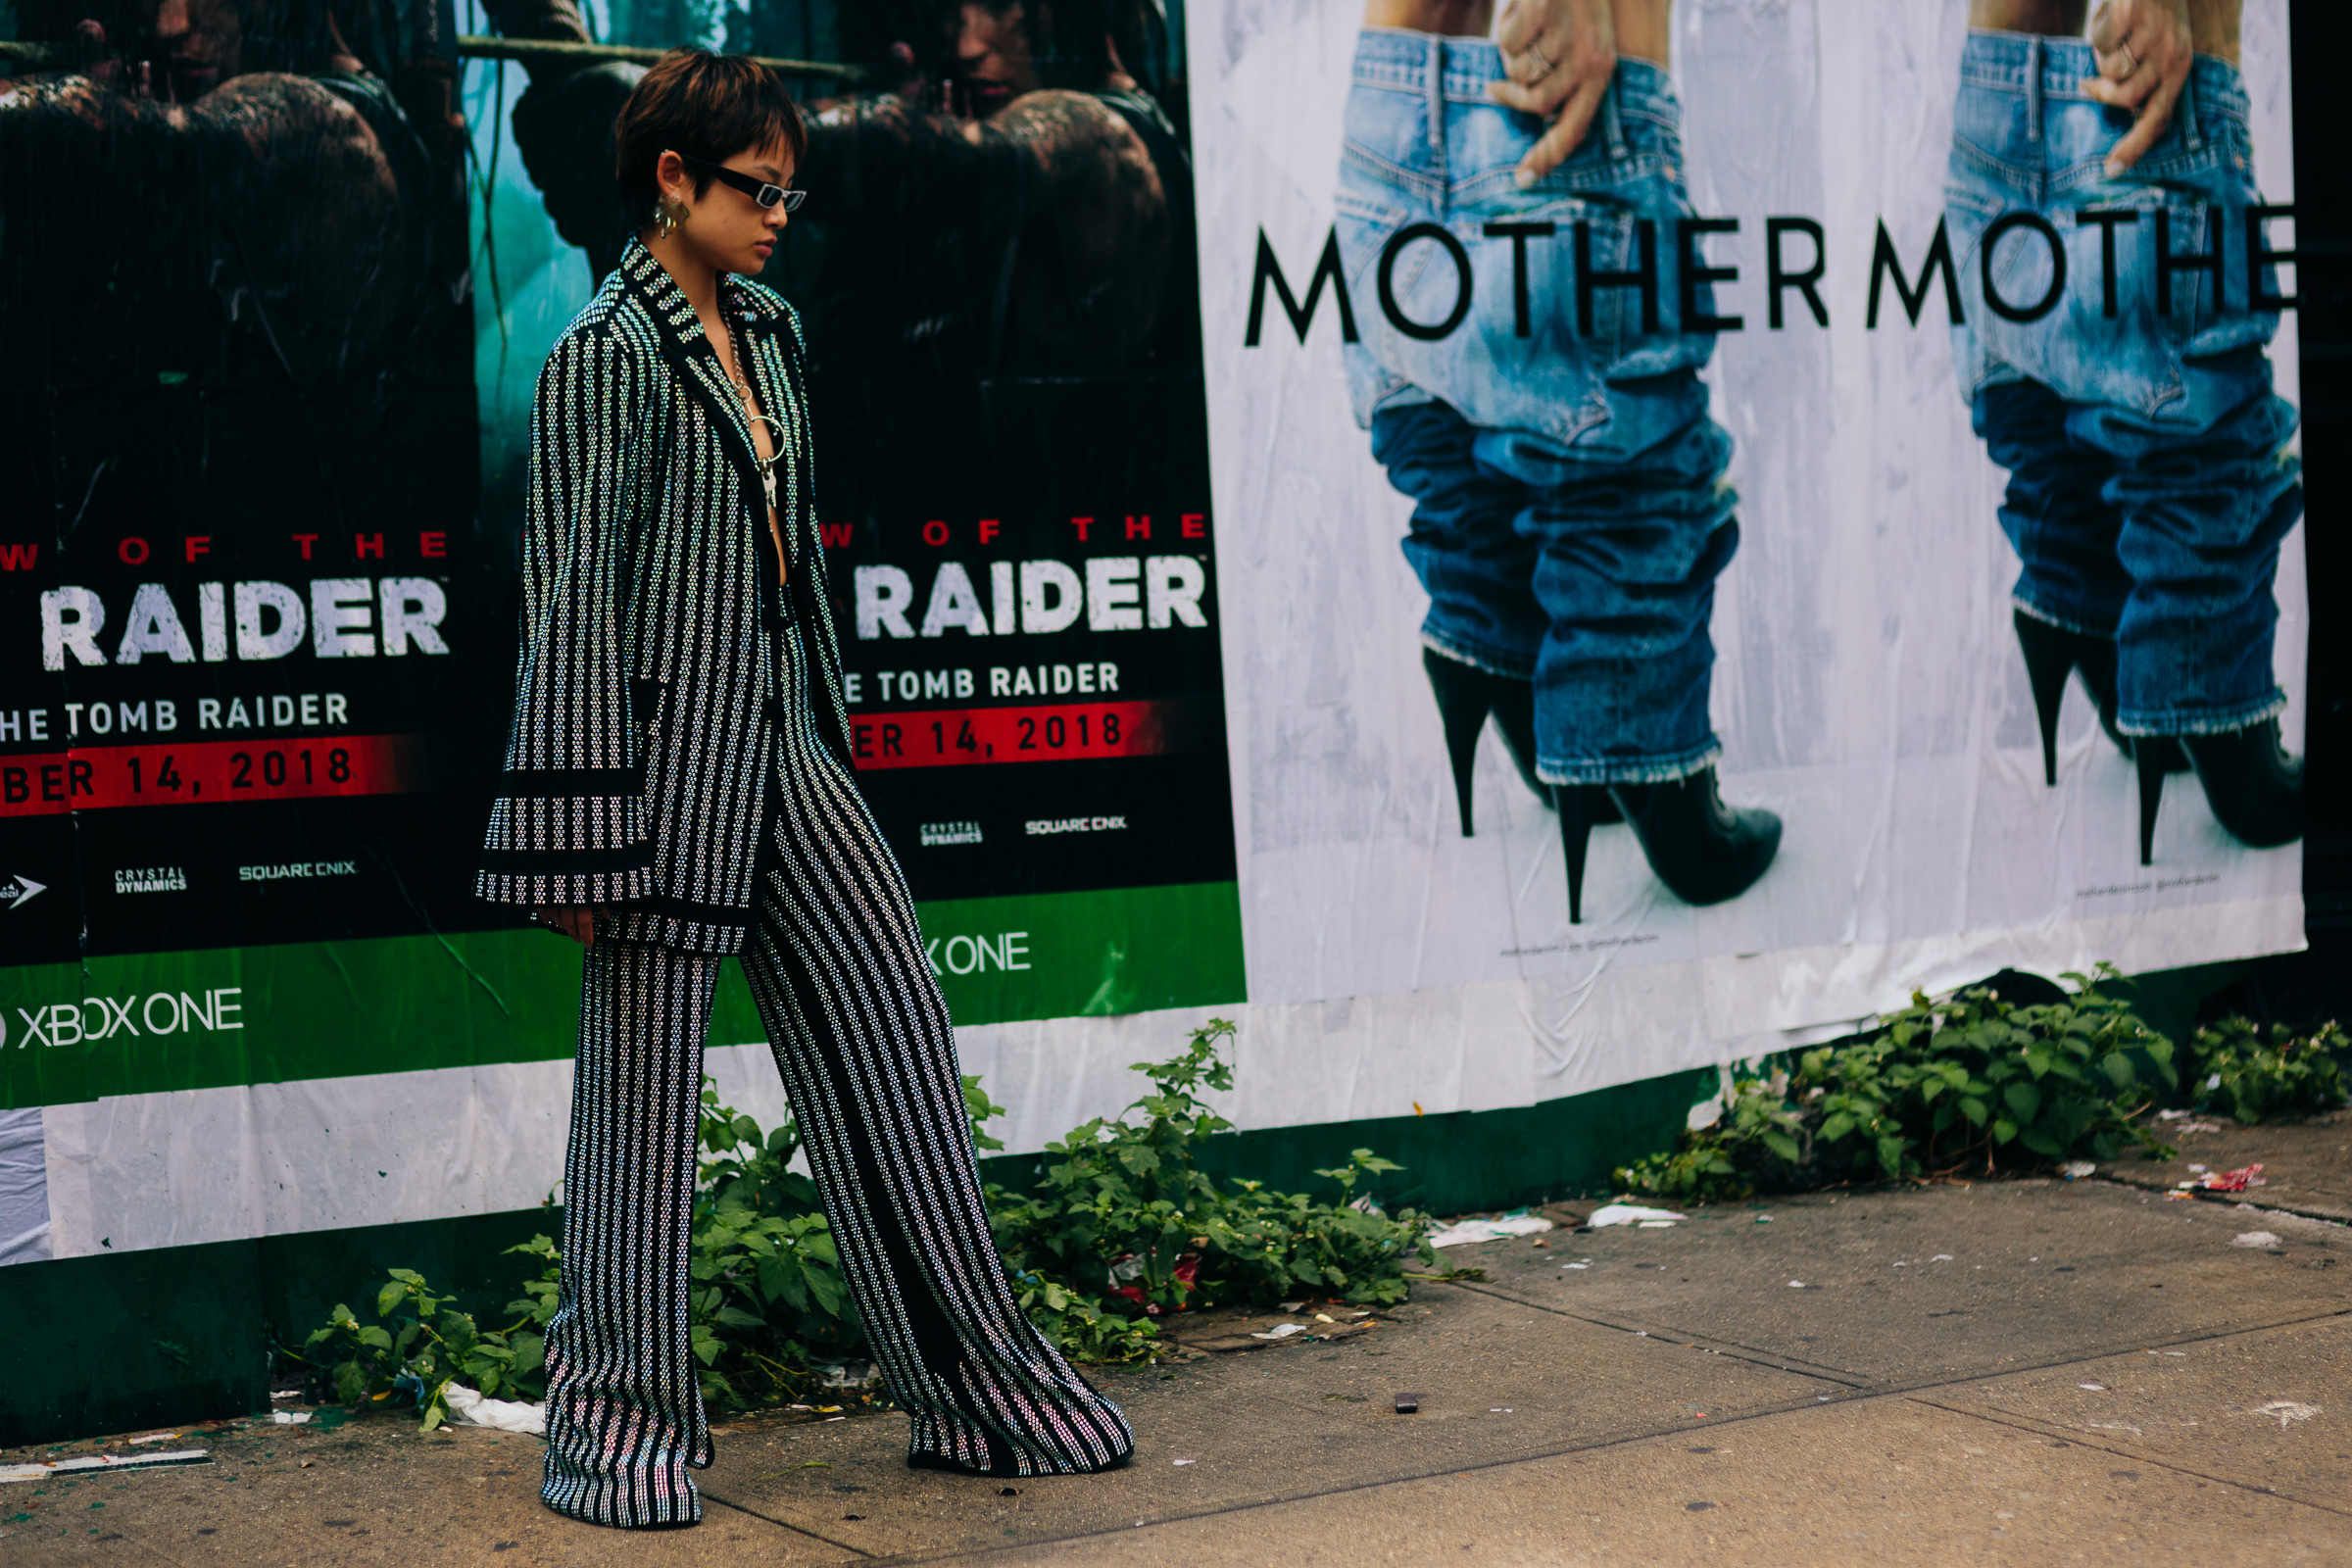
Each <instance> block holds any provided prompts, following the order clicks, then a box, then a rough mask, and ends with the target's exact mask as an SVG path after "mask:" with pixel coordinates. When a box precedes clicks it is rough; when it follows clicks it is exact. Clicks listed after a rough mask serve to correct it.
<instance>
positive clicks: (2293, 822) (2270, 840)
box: [2139, 718, 2303, 865]
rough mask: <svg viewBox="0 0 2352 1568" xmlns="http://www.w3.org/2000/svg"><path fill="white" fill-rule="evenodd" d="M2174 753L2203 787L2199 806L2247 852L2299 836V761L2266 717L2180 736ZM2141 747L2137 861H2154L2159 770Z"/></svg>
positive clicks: (2160, 781) (2161, 770)
mask: <svg viewBox="0 0 2352 1568" xmlns="http://www.w3.org/2000/svg"><path fill="white" fill-rule="evenodd" d="M2179 749H2180V751H2181V752H2182V753H2183V754H2184V755H2185V756H2186V758H2187V760H2188V764H2189V766H2190V767H2191V768H2192V769H2193V770H2194V771H2195V772H2196V775H2197V782H2198V783H2199V784H2202V785H2203V786H2205V804H2206V805H2207V806H2209V807H2211V808H2212V809H2213V818H2214V820H2215V821H2217V822H2219V823H2221V824H2222V826H2223V827H2225V828H2227V829H2228V830H2229V835H2230V836H2231V837H2232V838H2234V839H2236V840H2237V841H2238V842H2239V843H2240V844H2244V845H2246V846H2248V847H2249V848H2251V849H2257V850H2271V849H2277V848H2278V846H2279V845H2281V844H2292V843H2293V842H2294V841H2295V840H2297V839H2299V838H2301V837H2302V836H2303V759H2301V758H2300V757H2289V756H2288V755H2287V752H2286V747H2285V746H2284V745H2283V744H2282V743H2281V742H2280V741H2279V739H2278V720H2277V719H2275V718H2266V719H2264V720H2263V721H2262V722H2261V723H2259V724H2256V725H2254V726H2252V727H2251V728H2248V729H2237V730H2229V731H2227V732H2225V733H2223V734H2220V735H2182V736H2180V738H2179ZM2153 753H2154V748H2152V747H2144V746H2143V748H2142V750H2141V753H2140V763H2139V863H2140V864H2142V865H2152V864H2154V863H2155V850H2156V810H2157V805H2158V803H2159V802H2160V801H2161V800H2162V799H2163V797H2164V775H2165V769H2164V768H2162V767H2160V766H2156V765H2154V764H2153V763H2152V762H2151V760H2150V758H2151V756H2152V755H2153Z"/></svg>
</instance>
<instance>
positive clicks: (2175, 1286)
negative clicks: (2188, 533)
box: [0, 1124, 2352, 1568]
mask: <svg viewBox="0 0 2352 1568" xmlns="http://www.w3.org/2000/svg"><path fill="white" fill-rule="evenodd" d="M2198 1137H2201V1138H2203V1139H2204V1140H2206V1145H2205V1148H2204V1149H2200V1148H2199V1147H2198V1139H2197V1137H2192V1138H2191V1139H2189V1140H2184V1145H2183V1160H2184V1161H2186V1160H2195V1161H2197V1162H2199V1163H2207V1164H2212V1165H2213V1166H2214V1168H2215V1169H2217V1170H2219V1169H2224V1168H2228V1167H2227V1166H2226V1165H2225V1164H2223V1163H2222V1162H2221V1161H2220V1159H2217V1158H2214V1157H2209V1154H2218V1155H2222V1157H2224V1158H2227V1159H2228V1160H2229V1163H2230V1164H2236V1163H2243V1161H2242V1160H2238V1159H2237V1158H2236V1157H2235V1151H2236V1150H2238V1149H2240V1148H2253V1147H2256V1146H2255V1142H2254V1140H2255V1139H2256V1138H2257V1137H2259V1139H2260V1147H2261V1148H2262V1149H2263V1150H2264V1152H2266V1153H2268V1154H2270V1155H2271V1156H2272V1157H2271V1158H2268V1159H2265V1161H2264V1163H2265V1165H2266V1167H2268V1168H2267V1170H2266V1174H2269V1175H2272V1176H2273V1177H2274V1178H2275V1179H2276V1181H2277V1182H2278V1184H2279V1187H2280V1190H2281V1191H2287V1190H2291V1191H2293V1192H2294V1194H2295V1196H2296V1197H2298V1198H2300V1199H2302V1200H2303V1201H2304V1202H2303V1204H2299V1205H2298V1206H2306V1205H2309V1204H2319V1205H2321V1206H2325V1205H2327V1203H2328V1202H2330V1201H2334V1200H2335V1199H2337V1198H2338V1197H2340V1196H2342V1195H2347V1194H2352V1181H2347V1180H2346V1176H2347V1174H2348V1173H2352V1150H2347V1149H2345V1148H2344V1146H2345V1145H2346V1144H2347V1143H2352V1124H2346V1125H2316V1124H2315V1125H2306V1126H2302V1127H2282V1128H2264V1129H2261V1130H2260V1131H2259V1134H2258V1135H2257V1134H2244V1135H2236V1134H2234V1133H2231V1134H2220V1133H2217V1134H2205V1135H2198ZM2241 1137H2242V1140H2243V1141H2242V1142H2240V1141H2239V1139H2240V1138H2241ZM2225 1150H2228V1151H2229V1152H2228V1153H2226V1154H2225V1153H2224V1151H2225ZM2256 1157H2260V1156H2256ZM2181 1169H2182V1167H2181V1163H2180V1162H2176V1163H2175V1164H2173V1165H2171V1166H2167V1167H2161V1171H2162V1177H2161V1178H2160V1177H2159V1176H2158V1175H2157V1174H2155V1173H2151V1172H2146V1171H2139V1170H2134V1171H2131V1172H2130V1174H2131V1176H2132V1177H2133V1178H2134V1179H2136V1180H2140V1181H2154V1180H2158V1179H2170V1180H2178V1179H2180V1173H2181ZM2269 1191H2270V1189H2262V1190H2257V1191H2255V1192H2253V1193H2251V1194H2248V1195H2246V1196H2248V1197H2250V1198H2252V1199H2254V1200H2257V1201H2260V1200H2262V1199H2263V1198H2264V1197H2265V1196H2266V1194H2267V1193H2268V1192H2269ZM2258 1231H2267V1232H2271V1233H2274V1234H2275V1235H2276V1236H2277V1237H2278V1243H2277V1245H2276V1246H2269V1245H2255V1246H2245V1245H2237V1243H2236V1239H2237V1238H2239V1237H2241V1236H2243V1235H2247V1234H2250V1233H2253V1232H2258ZM1537 1240H1541V1241H1542V1242H1544V1243H1545V1244H1546V1245H1544V1246H1537V1245H1535V1243H1534V1242H1533V1241H1530V1240H1511V1241H1502V1242H1495V1243H1490V1244H1487V1245H1485V1246H1482V1247H1475V1248H1462V1249H1453V1250H1449V1251H1448V1253H1447V1256H1448V1259H1449V1260H1450V1261H1452V1262H1453V1263H1455V1264H1457V1265H1461V1266H1470V1267H1483V1268H1484V1269H1485V1270H1486V1271H1487V1277H1486V1278H1485V1279H1484V1280H1483V1281H1479V1282H1475V1283H1469V1284H1463V1285H1440V1284H1429V1285H1421V1286H1417V1287H1416V1289H1415V1291H1414V1293H1413V1299H1412V1301H1411V1302H1410V1303H1409V1304H1408V1305H1406V1306H1404V1307H1401V1308H1398V1309H1397V1310H1395V1311H1393V1312H1391V1313H1388V1314H1386V1315H1385V1317H1386V1320H1384V1321H1378V1322H1376V1324H1375V1326H1373V1327H1372V1328H1370V1329H1368V1330H1365V1331H1362V1332H1359V1333H1356V1334H1353V1335H1351V1336H1348V1337H1347V1338H1343V1339H1338V1340H1325V1341H1318V1342H1311V1343H1302V1342H1301V1340H1299V1339H1294V1340H1291V1341H1287V1342H1284V1343H1281V1344H1279V1345H1271V1346H1268V1347H1267V1348H1263V1349H1258V1350H1253V1351H1249V1352H1240V1353H1198V1354H1193V1355H1190V1356H1188V1358H1186V1359H1184V1360H1182V1361H1180V1362H1178V1363H1177V1364H1175V1365H1160V1366H1155V1367H1150V1368H1143V1369H1134V1370H1125V1371H1113V1372H1109V1373H1107V1374H1105V1375H1104V1378H1103V1382H1104V1383H1105V1385H1106V1387H1107V1389H1108V1391H1109V1392H1110V1393H1111V1395H1112V1397H1114V1398H1116V1399H1118V1400H1119V1401H1120V1402H1121V1403H1122V1404H1123V1405H1124V1406H1125V1407H1126V1409H1127V1411H1128V1414H1129V1415H1130V1417H1131V1418H1132V1420H1133V1421H1134V1424H1135V1427H1136V1431H1137V1433H1138V1435H1139V1437H1140V1439H1141V1442H1142V1448H1141V1452H1140V1453H1139V1455H1138V1457H1137V1460H1136V1462H1135V1464H1134V1465H1133V1466H1131V1467H1130V1468H1128V1469H1126V1470H1123V1471H1120V1472H1117V1473H1114V1474H1112V1475H1108V1476H1103V1477H1095V1478H1077V1479H1063V1480H1042V1481H1022V1482H1014V1483H1002V1482H994V1481H981V1480H968V1479H963V1478H957V1477H950V1476H944V1475H939V1474H936V1473H931V1472H922V1473H916V1472H910V1471H908V1470H907V1469H906V1468H904V1466H903V1464H902V1463H901V1454H902V1453H903V1448H904V1441H905V1423H904V1418H902V1417H900V1416H898V1415H895V1414H882V1415H870V1416H861V1417H858V1418H855V1419H850V1420H844V1421H838V1422H821V1423H811V1422H809V1420H808V1419H807V1418H802V1420H800V1421H798V1422H796V1423H794V1424H789V1425H786V1424H765V1425H761V1424H752V1425H750V1426H749V1427H748V1428H746V1429H741V1430H735V1431H731V1432H728V1433H727V1434H725V1435H722V1436H721V1437H720V1438H719V1440H718V1462H717V1464H716V1466H715V1467H714V1468H712V1469H711V1471H710V1472H708V1473H707V1475H706V1476H705V1477H704V1478H703V1486H704V1498H705V1518H704V1522H703V1524H702V1525H701V1526H700V1527H698V1528H696V1529H693V1530H686V1531H667V1532H640V1533H634V1534H625V1535H624V1534H621V1533H616V1532H609V1531H599V1530H594V1529H590V1528H587V1527H583V1526H578V1525H574V1524H571V1523H569V1522H567V1521H564V1520H563V1519H560V1518H557V1517H556V1516H555V1515H553V1514H550V1513H548V1512H547V1511H546V1510H545V1509H544V1508H542V1507H541V1506H540V1505H539V1503H538V1501H537V1496H536V1488H537V1482H538V1473H539V1459H538V1450H539V1446H540V1445H539V1443H538V1440H536V1439H531V1438H515V1437H512V1436H502V1435H498V1434H491V1433H484V1432H480V1431H476V1430H466V1431H461V1432H456V1433H450V1434H438V1433H437V1434H434V1435H433V1436H432V1437H430V1438H425V1437H419V1436H418V1435H417V1433H416V1431H415V1429H414V1424H413V1423H412V1422H409V1421H405V1420H402V1419H400V1418H397V1417H391V1416H376V1417H371V1418H368V1419H366V1420H363V1421H357V1422H352V1423H350V1424H348V1425H344V1426H341V1427H339V1428H335V1429H333V1430H321V1429H319V1428H315V1427H303V1426H296V1427H283V1426H273V1425H269V1424H266V1423H267V1418H266V1417H265V1418H264V1423H265V1424H241V1425H238V1426H235V1427H232V1428H229V1429H226V1430H220V1431H214V1432H191V1433H189V1434H187V1436H186V1438H185V1439H184V1440H183V1441H181V1442H174V1443H172V1444H169V1445H166V1446H170V1447H179V1446H201V1447H204V1448H207V1449H209V1450H210V1452H211V1460H210V1462H209V1463H206V1464H203V1465H197V1466H190V1467H186V1468H180V1469H173V1470H169V1471H157V1472H147V1473H131V1474H116V1475H101V1476H98V1477H95V1478H87V1477H84V1478H76V1479H73V1480H68V1479H65V1478H51V1479H48V1480H46V1481H43V1482H39V1483H32V1484H25V1485H17V1486H8V1487H0V1559H5V1560H6V1561H8V1562H10V1563H17V1562H25V1563H47V1562H50V1561H61V1562H62V1561H74V1562H79V1561H109V1562H113V1561H121V1562H155V1563H185V1564H190V1565H198V1564H203V1565H210V1564H215V1563H228V1562H238V1563H286V1564H317V1563H341V1562H360V1561H373V1560H379V1559H381V1560H399V1561H408V1562H417V1561H424V1562H432V1563H472V1562H477V1561H478V1562H483V1563H494V1564H498V1565H501V1568H515V1565H519V1564H523V1563H531V1562H542V1563H564V1564H582V1565H589V1564H597V1563H602V1562H607V1561H612V1562H627V1563H630V1564H632V1565H648V1568H667V1565H670V1564H680V1565H683V1564H694V1563H706V1562H708V1563H714V1564H716V1563H726V1564H735V1563H751V1562H758V1563H761V1564H776V1565H797V1564H819V1563H823V1564H832V1563H857V1562H864V1561H872V1560H882V1561H922V1562H988V1563H1002V1564H1007V1565H1011V1564H1023V1563H1045V1562H1055V1563H1058V1562H1070V1563H1119V1564H1127V1563H1133V1564H1170V1563H1176V1564H1194V1563H1198V1564H1228V1563H1232V1564H1241V1563H1251V1564H1255V1563H1280V1564H1284V1565H1292V1564H1300V1563H1329V1564H1341V1563H1346V1564H1350V1565H1360V1564H1380V1563H1397V1564H1405V1563H1410V1564H1424V1563H1429V1562H1434V1561H1454V1562H1465V1563H1479V1564H1490V1563H1495V1564H1521V1563H1526V1564H1555V1563H1588V1562H1590V1563H1612V1562H1614V1563H1635V1564H1648V1563H1682V1562H1696V1561H1702V1560H1704V1561H1720V1562H1730V1563H1740V1564H1749V1563H1753V1564H1784V1563H1786V1564H1797V1565H1803V1568H1820V1565H1823V1564H1840V1563H1871V1564H1902V1563H1912V1562H1917V1563H1922V1564H1926V1563H1931V1562H1932V1563H1936V1564H1942V1563H1947V1562H1950V1561H1952V1560H1955V1559H1958V1560H1963V1561H1966V1560H1977V1559H1985V1560H1993V1561H2007V1562H2016V1563H2041V1562H2073V1561H2078V1560H2080V1561H2105V1560H2117V1559H2122V1558H2126V1557H2137V1556H2140V1555H2143V1554H2151V1555H2152V1554H2167V1555H2178V1556H2180V1557H2183V1558H2189V1559H2193V1560H2195V1561H2196V1562H2198V1563H2199V1564H2200V1565H2204V1564H2215V1563H2249V1564H2252V1563H2260V1564H2276V1563H2293V1562H2312V1563H2330V1564H2341V1563H2352V1230H2347V1229H2346V1228H2345V1227H2343V1226H2342V1225H2340V1224H2337V1223H2332V1222H2329V1221H2327V1220H2323V1219H2313V1218H2306V1217H2301V1216H2298V1215H2294V1214H2288V1213H2283V1212H2279V1211H2276V1210H2256V1209H2241V1208H2239V1207H2237V1206H2235V1204H2234V1202H2231V1201H2213V1200H2211V1199H2207V1200H2203V1201H2168V1200H2166V1199H2165V1198H2164V1197H2163V1196H2162V1195H2161V1193H2159V1192H2156V1191H2152V1190H2148V1189H2146V1188H2143V1187H2137V1186H2132V1185H2128V1184H2126V1183H2123V1182H2116V1181H2109V1180H2087V1181H2080V1182H2072V1183H2069V1182H2061V1181H2023V1182H2001V1183H1992V1184H1981V1185H1977V1186H1974V1187H1962V1186H1937V1187H1933V1188H1927V1189H1918V1190H1910V1191H1902V1192H1893V1191H1888V1192H1868V1193H1849V1194H1838V1195H1817V1196H1812V1197H1808V1198H1803V1199H1794V1200H1787V1201H1779V1202H1775V1203H1769V1204H1766V1203H1756V1204H1729V1205H1716V1206H1712V1207H1707V1208H1701V1209H1697V1210H1694V1211H1692V1213H1691V1217H1690V1218H1689V1220H1688V1221H1686V1222H1685V1223H1683V1224H1681V1225H1679V1226H1676V1227H1674V1228H1672V1229H1667V1230H1634V1229H1610V1230H1603V1231H1600V1232H1596V1233H1593V1234H1586V1235H1577V1234H1571V1233H1565V1232H1553V1233H1551V1234H1549V1235H1547V1236H1544V1237H1542V1238H1539V1239H1537ZM1324 1310H1325V1311H1326V1312H1328V1313H1329V1315H1331V1316H1333V1317H1335V1318H1341V1317H1344V1315H1345V1314H1343V1313H1341V1312H1339V1311H1337V1310H1334V1309H1331V1308H1325V1309H1324ZM1312 1311H1313V1309H1312V1308H1310V1309H1309V1310H1308V1311H1307V1312H1303V1313H1294V1314H1291V1316H1290V1317H1289V1318H1288V1319H1266V1318H1256V1319H1252V1320H1250V1326H1253V1327H1263V1326H1264V1325H1265V1323H1266V1322H1268V1321H1284V1320H1287V1321H1303V1322H1308V1323H1310V1324H1312V1326H1313V1327H1314V1328H1316V1329H1317V1330H1319V1331H1321V1332H1324V1333H1327V1334H1328V1333H1331V1332H1333V1331H1334V1330H1335V1329H1336V1327H1337V1325H1336V1324H1322V1323H1316V1322H1314V1319H1313V1316H1312ZM1217 1327H1218V1325H1216V1324H1214V1323H1204V1324H1202V1325H1201V1326H1200V1328H1201V1331H1203V1332H1206V1333H1208V1334H1211V1335H1213V1333H1214V1332H1215V1331H1216V1329H1217ZM1187 1337H1188V1338H1195V1339H1198V1338H1200V1337H1201V1334H1200V1333H1195V1332H1192V1331H1190V1330H1188V1335H1187ZM1250 1343H1252V1344H1256V1343H1260V1342H1254V1341H1252V1342H1250ZM1399 1391H1412V1392H1417V1393H1419V1394H1420V1395H1421V1396H1422V1401H1421V1409H1420V1413H1418V1414H1416V1415H1399V1414H1397V1413H1396V1412H1395V1409H1394V1406H1393V1397H1394V1396H1395V1395H1396V1394H1397V1393H1398V1392H1399ZM104 1447H105V1449H106V1451H110V1452H117V1453H121V1452H129V1451H137V1450H135V1449H131V1448H128V1447H127V1446H125V1445H124V1444H123V1442H122V1441H121V1440H117V1441H115V1442H113V1443H110V1444H107V1445H104ZM73 1448H74V1450H75V1451H92V1446H78V1445H77V1446H73ZM41 1456H47V1450H43V1451H42V1453H41V1454H37V1455H36V1454H32V1453H27V1452H25V1451H24V1450H18V1451H15V1452H12V1453H9V1454H6V1455H0V1460H4V1461H5V1462H20V1461H22V1460H24V1459H26V1458H32V1457H41ZM58 1456H61V1457H62V1456H63V1455H62V1453H61V1454H60V1455H58Z"/></svg>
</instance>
